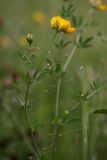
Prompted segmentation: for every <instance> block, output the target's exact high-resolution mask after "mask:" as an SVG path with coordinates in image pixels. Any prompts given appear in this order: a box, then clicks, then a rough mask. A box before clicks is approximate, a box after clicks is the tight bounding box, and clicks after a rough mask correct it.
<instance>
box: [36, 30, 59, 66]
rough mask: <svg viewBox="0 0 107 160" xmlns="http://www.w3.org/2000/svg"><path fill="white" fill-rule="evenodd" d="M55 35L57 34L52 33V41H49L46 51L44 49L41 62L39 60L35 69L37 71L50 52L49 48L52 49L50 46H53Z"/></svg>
mask: <svg viewBox="0 0 107 160" xmlns="http://www.w3.org/2000/svg"><path fill="white" fill-rule="evenodd" d="M57 33H58V32H57V31H56V32H55V33H54V35H53V37H52V40H51V41H50V43H49V46H48V47H47V49H46V50H45V52H44V53H43V55H42V58H41V60H40V62H39V64H38V67H37V68H38V69H39V68H40V66H41V64H42V63H43V60H44V59H45V57H46V55H47V53H48V52H49V51H50V49H51V47H52V44H53V42H54V40H55V38H56V35H57Z"/></svg>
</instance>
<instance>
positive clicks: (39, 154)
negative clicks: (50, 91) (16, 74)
mask: <svg viewBox="0 0 107 160" xmlns="http://www.w3.org/2000/svg"><path fill="white" fill-rule="evenodd" d="M30 84H31V83H30V81H28V84H27V89H26V95H25V104H24V113H25V119H26V123H27V126H28V129H29V131H30V132H31V137H32V140H33V143H34V147H35V150H36V152H37V156H38V157H39V159H41V153H40V151H39V149H38V146H37V144H36V141H35V137H34V135H33V133H32V131H31V128H30V123H29V120H28V116H27V101H28V94H29V88H30ZM35 158H37V157H35Z"/></svg>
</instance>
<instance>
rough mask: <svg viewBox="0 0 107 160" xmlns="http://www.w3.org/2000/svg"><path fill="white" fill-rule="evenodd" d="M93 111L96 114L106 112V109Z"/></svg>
mask: <svg viewBox="0 0 107 160" xmlns="http://www.w3.org/2000/svg"><path fill="white" fill-rule="evenodd" d="M93 113H96V114H107V109H99V110H95V111H94V112H93Z"/></svg>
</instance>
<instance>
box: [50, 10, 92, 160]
mask: <svg viewBox="0 0 107 160" xmlns="http://www.w3.org/2000/svg"><path fill="white" fill-rule="evenodd" d="M90 15H92V9H91V10H90V11H89V13H88V16H87V17H89V16H90ZM86 23H87V19H85V20H84V23H83V24H82V26H81V27H80V29H79V32H78V34H77V37H76V43H75V45H74V47H73V49H72V51H71V53H70V54H69V56H68V58H67V60H66V62H65V64H64V66H63V68H62V73H63V72H65V71H66V69H67V67H68V65H69V64H70V62H71V59H72V57H73V55H74V53H75V52H76V50H77V47H78V42H79V40H80V37H81V33H82V32H81V31H82V30H83V29H84V26H85V24H86ZM61 83H62V77H60V78H59V79H58V83H57V93H56V105H55V106H56V107H55V119H56V123H55V125H54V129H53V139H52V148H51V156H50V160H53V159H54V153H55V151H56V141H57V134H58V133H57V132H58V128H59V127H58V124H57V119H58V113H59V98H60V90H61Z"/></svg>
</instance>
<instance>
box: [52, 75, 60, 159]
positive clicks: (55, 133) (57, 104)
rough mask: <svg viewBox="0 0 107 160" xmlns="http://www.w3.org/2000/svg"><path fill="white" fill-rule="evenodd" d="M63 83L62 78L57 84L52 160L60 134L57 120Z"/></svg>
mask: <svg viewBox="0 0 107 160" xmlns="http://www.w3.org/2000/svg"><path fill="white" fill-rule="evenodd" d="M61 82H62V78H59V79H58V83H57V92H56V104H55V125H54V129H53V137H52V144H51V155H50V160H53V158H54V153H55V152H56V141H57V134H58V128H59V125H58V124H57V118H58V113H59V97H60V89H61Z"/></svg>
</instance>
